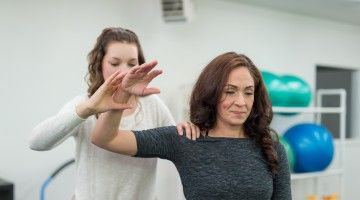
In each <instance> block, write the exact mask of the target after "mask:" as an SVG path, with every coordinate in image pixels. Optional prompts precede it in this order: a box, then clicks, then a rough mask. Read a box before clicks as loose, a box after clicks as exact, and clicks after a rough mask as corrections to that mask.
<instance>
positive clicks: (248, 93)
mask: <svg viewBox="0 0 360 200" xmlns="http://www.w3.org/2000/svg"><path fill="white" fill-rule="evenodd" d="M245 94H246V95H248V96H251V95H254V92H250V91H249V92H245Z"/></svg>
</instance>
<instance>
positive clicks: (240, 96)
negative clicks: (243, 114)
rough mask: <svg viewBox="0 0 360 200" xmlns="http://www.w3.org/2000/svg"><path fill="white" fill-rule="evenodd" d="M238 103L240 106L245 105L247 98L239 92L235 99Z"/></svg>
mask: <svg viewBox="0 0 360 200" xmlns="http://www.w3.org/2000/svg"><path fill="white" fill-rule="evenodd" d="M234 103H235V104H236V105H238V106H243V105H245V98H244V96H243V95H242V94H239V95H238V96H237V98H236V99H235V102H234Z"/></svg>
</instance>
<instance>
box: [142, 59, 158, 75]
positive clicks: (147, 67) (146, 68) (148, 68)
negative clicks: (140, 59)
mask: <svg viewBox="0 0 360 200" xmlns="http://www.w3.org/2000/svg"><path fill="white" fill-rule="evenodd" d="M157 63H158V62H157V61H156V60H154V61H151V62H147V63H144V64H142V65H140V69H139V72H140V73H147V72H149V71H151V70H152V69H154V67H155V66H156V65H157Z"/></svg>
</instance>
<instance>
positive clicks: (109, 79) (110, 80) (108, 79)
mask: <svg viewBox="0 0 360 200" xmlns="http://www.w3.org/2000/svg"><path fill="white" fill-rule="evenodd" d="M119 73H120V71H116V72H114V73H113V74H111V75H110V76H109V77H108V78H107V79H106V80H105V82H104V83H106V84H108V83H111V82H112V81H113V80H114V78H115V77H116V76H117V75H118V74H119Z"/></svg>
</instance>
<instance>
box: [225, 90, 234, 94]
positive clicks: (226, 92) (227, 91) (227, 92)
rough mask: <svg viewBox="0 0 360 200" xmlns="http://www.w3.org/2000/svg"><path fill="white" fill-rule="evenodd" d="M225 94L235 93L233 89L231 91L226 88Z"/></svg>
mask: <svg viewBox="0 0 360 200" xmlns="http://www.w3.org/2000/svg"><path fill="white" fill-rule="evenodd" d="M225 94H235V91H233V90H226V91H225Z"/></svg>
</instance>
